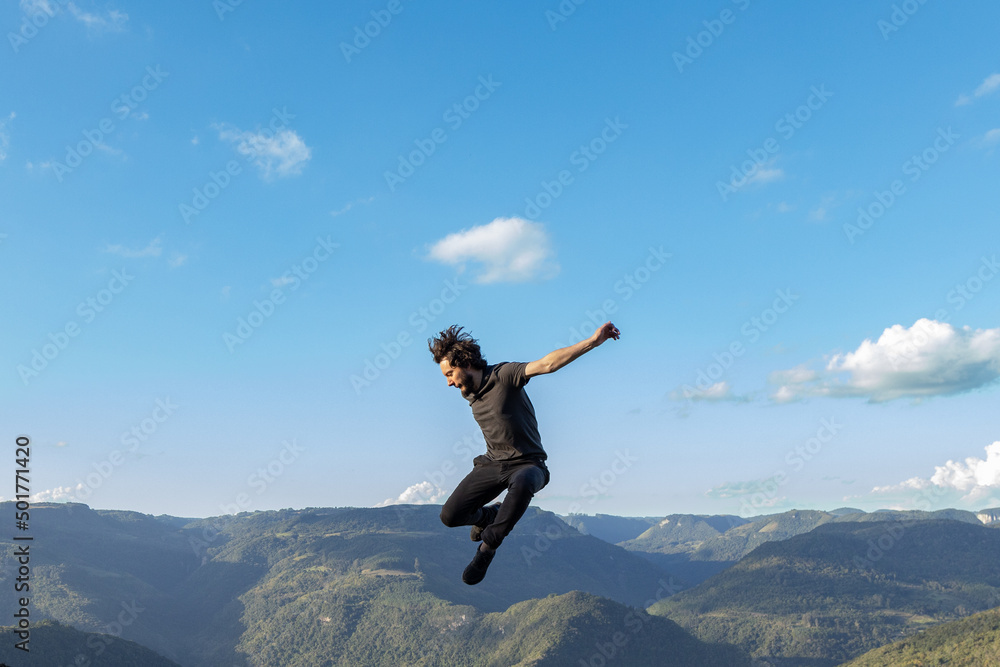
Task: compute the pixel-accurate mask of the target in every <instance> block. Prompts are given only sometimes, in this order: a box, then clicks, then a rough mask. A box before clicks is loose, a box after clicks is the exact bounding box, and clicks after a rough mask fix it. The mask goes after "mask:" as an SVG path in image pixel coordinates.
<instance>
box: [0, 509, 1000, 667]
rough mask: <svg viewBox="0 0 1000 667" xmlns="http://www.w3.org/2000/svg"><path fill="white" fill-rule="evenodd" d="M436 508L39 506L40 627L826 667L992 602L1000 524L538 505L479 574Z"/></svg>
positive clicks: (36, 572) (326, 658)
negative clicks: (192, 514) (657, 513)
mask: <svg viewBox="0 0 1000 667" xmlns="http://www.w3.org/2000/svg"><path fill="white" fill-rule="evenodd" d="M11 507H12V505H11V503H4V504H0V511H4V510H6V511H9V510H10V509H11ZM439 511H440V507H439V506H432V505H419V506H416V505H397V506H391V507H386V508H308V509H304V510H281V511H270V512H254V513H243V514H239V515H233V516H223V517H212V518H208V519H195V520H191V519H183V518H177V517H169V516H158V517H152V516H148V515H143V514H139V513H135V512H126V511H107V510H92V509H90V508H89V507H87V506H86V505H80V504H45V503H42V504H38V505H36V506H34V507H33V512H32V518H33V529H34V532H35V537H36V540H37V544H39V545H42V544H44V545H45V548H44V549H39V550H38V552H37V554H36V557H35V558H33V561H32V564H33V578H34V587H33V588H34V591H35V592H36V595H35V597H34V598H33V605H34V609H35V610H36V616H35V620H36V622H37V623H38V627H39V628H42V627H44V624H43V622H42V619H43V618H45V617H49V618H53V619H55V620H58V621H59V622H60V623H63V624H66V625H64V626H57V627H62V628H63V629H64V630H66V631H70V630H72V631H73V632H77V630H74V628H76V629H78V630H79V631H82V632H87V633H91V634H88V635H83V636H85V637H87V638H88V639H89V638H93V637H95V636H97V635H94V634H93V633H97V632H100V631H102V629H103V628H107V627H108V621H109V619H112V618H114V617H115V615H116V614H118V613H120V612H121V609H122V605H123V604H125V605H128V606H129V608H131V609H133V610H135V611H136V614H135V618H134V620H130V622H129V624H128V625H127V627H123V628H122V633H121V634H122V641H121V642H118V643H119V644H120V645H121V647H122V648H123V649H124V648H126V647H128V646H129V644H128V643H127V642H135V643H137V644H141V645H142V647H147V648H148V649H150V650H153V651H155V652H156V653H158V654H160V656H163V657H164V660H166V661H168V662H166V663H165V664H171V663H170V662H169V661H172V663H173V664H179V665H183V666H184V667H208V666H214V665H227V666H229V665H233V666H234V667H235V666H240V665H247V666H249V665H254V666H256V665H269V666H270V665H278V664H280V665H283V666H285V665H288V666H290V667H313V666H315V665H331V666H336V667H341V666H343V667H348V666H350V667H357V666H359V665H364V666H366V667H367V666H369V665H370V666H373V667H378V666H381V665H386V666H389V665H392V666H393V667H395V666H397V665H421V666H423V667H431V666H434V665H441V666H442V667H443V666H445V665H469V666H470V667H471V666H480V665H482V666H483V667H486V666H495V667H507V666H508V665H522V666H524V667H528V666H529V665H530V666H534V667H538V666H548V665H567V666H569V665H572V667H579V665H580V664H581V662H582V663H583V664H590V665H596V664H603V663H606V664H607V665H609V666H610V665H612V664H622V665H626V664H627V665H636V666H643V667H645V666H646V665H650V666H652V665H693V666H694V665H697V666H698V667H715V666H716V665H719V666H720V667H732V666H736V665H739V666H743V665H747V666H748V667H749V662H748V661H749V660H750V657H749V655H750V654H751V653H753V655H754V656H755V657H756V658H758V659H766V660H769V661H771V662H772V663H773V664H774V665H779V664H780V665H782V667H784V666H785V665H792V664H794V665H797V666H801V667H805V666H806V665H808V666H809V667H832V665H834V664H837V661H840V660H843V659H847V658H852V657H855V656H857V655H859V654H860V653H861V652H862V651H864V650H867V649H870V648H874V647H877V646H879V645H882V644H886V643H888V642H890V641H892V640H894V639H897V638H898V637H899V636H901V634H905V633H909V632H912V631H914V629H916V628H919V627H925V626H930V625H933V624H936V623H939V622H942V621H947V620H949V619H956V618H959V617H961V616H964V615H967V614H971V613H973V612H976V611H978V610H980V609H984V608H986V607H987V606H990V604H991V603H992V605H993V606H996V604H997V603H998V602H1000V575H998V574H997V572H996V571H995V570H996V567H997V566H996V565H995V563H996V561H997V559H996V557H995V554H996V552H997V551H998V550H1000V544H998V543H997V539H998V537H1000V531H997V530H996V528H995V527H993V526H998V527H1000V524H996V523H994V524H990V525H989V526H987V525H985V524H984V523H983V522H982V520H981V519H980V518H978V517H977V516H976V514H974V513H970V512H963V511H959V510H945V511H942V512H936V513H925V512H876V513H858V512H856V511H853V510H852V509H851V508H840V509H838V510H834V511H832V512H820V511H814V510H794V511H790V512H782V513H777V514H771V515H765V516H760V517H751V518H747V519H744V518H741V517H732V516H709V515H682V514H675V515H669V516H666V517H662V518H652V517H644V518H638V519H637V518H630V517H613V516H608V515H600V516H598V517H587V516H582V515H574V516H572V517H568V519H569V521H571V522H573V523H575V524H576V525H578V526H579V527H580V529H583V530H587V531H588V532H590V531H591V530H592V531H593V532H595V533H599V534H604V535H606V536H609V537H615V536H621V535H626V536H630V537H629V539H628V540H625V541H624V542H623V543H622V545H621V546H619V545H615V544H610V543H608V542H607V541H604V540H601V539H598V538H597V537H595V536H593V535H587V534H583V533H582V532H581V530H578V529H577V528H575V527H574V526H573V525H571V524H570V523H568V522H567V521H564V520H562V519H561V518H559V517H557V516H556V515H554V514H551V513H549V512H544V511H542V510H539V509H537V508H530V509H529V511H528V512H527V513H526V514H525V516H524V518H523V519H522V520H521V522H519V524H518V526H517V528H516V529H515V531H514V532H513V533H512V534H511V535H510V536H509V537H508V538H507V541H506V542H505V543H504V545H503V547H502V548H501V550H500V551H499V552H498V556H497V558H496V560H494V562H493V564H492V566H491V568H490V572H489V575H488V576H487V578H486V580H485V581H484V582H483V583H482V584H480V585H478V586H475V587H470V586H466V585H465V584H463V583H462V582H461V579H460V576H461V572H462V569H463V568H464V567H465V565H466V564H467V563H468V560H469V559H470V558H471V555H472V553H473V552H474V550H475V548H476V545H475V544H474V543H473V542H471V541H470V540H469V537H468V532H467V531H466V530H457V529H447V528H445V527H444V526H443V525H442V524H441V522H440V519H439V517H438V513H439ZM939 517H949V520H940V519H939ZM625 546H628V547H629V548H628V549H626V548H624V547H625ZM642 549H649V550H648V551H642ZM698 558H703V559H704V560H697V559H698ZM712 559H714V560H712ZM730 559H731V560H730ZM4 563H5V567H4V569H3V571H2V577H3V579H4V580H7V579H9V577H10V576H11V573H12V572H13V570H12V569H11V563H10V559H9V558H7V559H5V561H4ZM684 568H687V569H686V570H685V569H684ZM671 596H673V597H671ZM647 608H648V609H649V611H651V612H655V613H654V614H653V615H652V616H651V615H650V614H649V613H647V612H646V611H645V610H646V609H647ZM678 624H679V625H678ZM69 625H71V626H73V627H72V628H70V627H67V626H69ZM46 632H51V631H50V630H47V631H46ZM57 632H62V631H59V630H57ZM692 633H693V634H692ZM62 635H64V636H67V637H68V636H69V634H68V633H67V632H62ZM40 636H44V635H40ZM74 641H75V640H74ZM109 655H110V654H109ZM602 661H603V663H602ZM789 661H791V662H789ZM12 664H19V663H16V662H14V663H12ZM66 664H71V663H70V662H67V663H66ZM95 664H96V663H95ZM111 664H114V663H111ZM136 664H146V663H145V662H141V663H136ZM149 664H155V663H152V662H150V663H149Z"/></svg>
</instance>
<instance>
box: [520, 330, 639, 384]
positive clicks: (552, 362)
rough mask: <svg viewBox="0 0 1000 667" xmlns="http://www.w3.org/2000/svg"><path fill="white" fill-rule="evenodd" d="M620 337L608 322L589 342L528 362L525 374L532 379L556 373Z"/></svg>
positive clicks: (564, 348) (582, 342)
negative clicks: (596, 348)
mask: <svg viewBox="0 0 1000 667" xmlns="http://www.w3.org/2000/svg"><path fill="white" fill-rule="evenodd" d="M619 336H621V332H619V331H618V329H617V328H616V327H615V325H614V324H612V323H611V322H607V323H605V324H603V325H601V326H599V327H597V330H596V331H594V333H593V335H592V336H591V337H590V338H588V339H587V340H581V341H580V342H579V343H577V344H575V345H570V346H569V347H563V348H559V349H558V350H554V351H552V352H549V353H548V354H546V355H545V356H544V357H542V358H541V359H539V360H538V361H530V362H528V365H527V367H525V369H524V374H525V375H526V376H528V377H529V378H530V377H534V376H536V375H545V374H546V373H554V372H555V371H557V370H559V369H560V368H562V367H563V366H565V365H566V364H568V363H569V362H571V361H573V360H574V359H576V358H577V357H579V356H580V355H582V354H584V353H585V352H589V351H591V350H593V349H594V348H595V347H597V346H598V345H600V344H601V343H603V342H604V341H606V340H608V339H609V338H614V339H615V340H618V337H619Z"/></svg>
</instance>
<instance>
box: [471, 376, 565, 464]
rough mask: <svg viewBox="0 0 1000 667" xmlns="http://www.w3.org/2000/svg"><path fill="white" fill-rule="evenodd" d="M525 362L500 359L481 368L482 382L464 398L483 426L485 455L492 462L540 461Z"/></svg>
mask: <svg viewBox="0 0 1000 667" xmlns="http://www.w3.org/2000/svg"><path fill="white" fill-rule="evenodd" d="M527 366H528V364H527V363H526V362H506V361H505V362H501V363H499V364H494V365H492V366H487V367H486V368H485V369H483V384H482V386H481V387H480V388H479V391H477V392H476V393H475V394H473V395H472V396H470V397H468V400H469V405H470V406H472V416H473V417H475V418H476V421H477V422H478V423H479V427H480V428H481V429H483V438H485V440H486V454H487V455H488V456H489V457H490V458H491V459H493V460H494V461H511V460H516V459H534V460H542V461H544V460H545V458H546V454H545V450H544V449H542V438H541V436H539V435H538V422H537V421H536V420H535V408H534V406H533V405H532V404H531V399H529V398H528V394H527V393H526V392H525V391H524V385H526V384H528V380H529V379H530V378H528V377H527V376H525V374H524V369H525V368H526V367H527Z"/></svg>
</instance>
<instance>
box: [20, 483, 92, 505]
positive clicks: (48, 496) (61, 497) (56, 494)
mask: <svg viewBox="0 0 1000 667" xmlns="http://www.w3.org/2000/svg"><path fill="white" fill-rule="evenodd" d="M84 488H85V486H84V484H83V482H81V483H79V484H77V485H76V486H75V487H73V486H57V487H55V488H54V489H46V490H44V491H39V492H38V493H36V494H34V495H33V496H31V502H34V503H58V502H62V501H76V502H79V500H77V492H78V491H83V490H84Z"/></svg>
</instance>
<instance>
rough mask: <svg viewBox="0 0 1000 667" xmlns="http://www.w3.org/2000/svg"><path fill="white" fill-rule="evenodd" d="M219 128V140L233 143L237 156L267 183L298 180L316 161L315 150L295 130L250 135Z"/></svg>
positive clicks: (224, 127)
mask: <svg viewBox="0 0 1000 667" xmlns="http://www.w3.org/2000/svg"><path fill="white" fill-rule="evenodd" d="M215 128H216V129H217V130H218V131H219V139H221V140H222V141H226V142H229V143H231V144H232V145H233V146H234V147H235V149H236V152H237V153H239V154H240V155H242V156H243V157H245V158H246V159H247V160H248V161H249V162H250V163H251V164H253V165H254V166H255V167H257V169H258V170H259V171H260V175H261V178H263V179H264V180H272V179H273V178H275V177H278V178H287V177H289V176H298V175H299V174H301V173H302V169H303V168H304V167H305V164H306V163H307V162H308V161H309V160H310V159H311V158H312V149H310V148H309V147H308V146H307V145H306V143H305V142H304V141H303V140H302V137H300V136H299V135H298V134H297V133H296V132H294V131H293V130H289V129H281V130H278V131H277V132H272V131H271V130H269V129H268V130H258V131H256V132H249V131H243V130H240V129H239V128H236V127H233V126H232V125H226V124H223V125H216V126H215Z"/></svg>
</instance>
